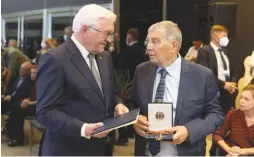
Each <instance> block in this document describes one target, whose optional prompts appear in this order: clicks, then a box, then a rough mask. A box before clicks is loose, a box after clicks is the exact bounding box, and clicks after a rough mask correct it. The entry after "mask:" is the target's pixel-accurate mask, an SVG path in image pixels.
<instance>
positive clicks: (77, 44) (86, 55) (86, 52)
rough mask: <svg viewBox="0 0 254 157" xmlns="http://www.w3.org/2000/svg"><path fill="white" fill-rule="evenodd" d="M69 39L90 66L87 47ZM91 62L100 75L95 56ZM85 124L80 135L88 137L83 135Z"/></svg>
mask: <svg viewBox="0 0 254 157" xmlns="http://www.w3.org/2000/svg"><path fill="white" fill-rule="evenodd" d="M71 40H72V41H73V42H74V44H75V45H76V46H77V48H78V49H79V51H80V52H81V55H82V56H83V58H84V60H85V61H86V63H87V65H88V67H89V68H91V67H90V66H91V65H90V62H89V58H88V54H89V52H88V51H87V49H86V48H85V47H84V46H82V45H81V44H80V43H79V41H78V40H77V39H76V38H75V37H74V36H73V35H72V36H71ZM93 62H94V65H95V68H96V70H97V72H98V74H99V76H100V73H99V70H98V65H97V62H96V60H95V58H94V59H93ZM86 126H87V123H84V124H83V126H82V128H81V136H82V137H86V138H90V136H86V135H85V130H86Z"/></svg>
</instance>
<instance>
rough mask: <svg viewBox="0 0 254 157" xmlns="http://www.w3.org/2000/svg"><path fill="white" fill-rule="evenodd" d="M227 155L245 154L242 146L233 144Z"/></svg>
mask: <svg viewBox="0 0 254 157" xmlns="http://www.w3.org/2000/svg"><path fill="white" fill-rule="evenodd" d="M227 153H228V154H227V156H239V155H244V153H243V151H242V149H241V148H240V147H237V146H233V147H231V148H230V149H229V150H228V151H227Z"/></svg>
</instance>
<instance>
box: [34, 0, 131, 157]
mask: <svg viewBox="0 0 254 157" xmlns="http://www.w3.org/2000/svg"><path fill="white" fill-rule="evenodd" d="M115 19H116V15H114V14H113V13H112V12H111V11H109V10H107V9H105V8H103V7H101V6H98V5H95V4H91V5H85V6H84V7H82V8H81V9H80V10H79V12H78V13H77V15H76V16H75V18H74V20H73V25H72V28H73V31H74V33H73V35H72V36H71V39H70V40H68V41H67V42H65V43H63V44H62V45H60V46H59V47H57V48H55V49H52V50H51V51H49V52H48V53H47V54H45V55H43V56H42V57H41V59H40V63H39V70H38V73H37V108H36V112H37V113H36V114H37V119H38V121H39V122H40V123H41V124H42V125H44V126H45V127H46V132H45V135H44V138H43V141H42V144H41V155H43V156H44V155H45V156H53V155H57V156H102V155H104V152H105V148H106V145H107V142H108V141H110V136H109V135H108V132H106V133H102V134H99V135H94V136H91V133H92V132H93V130H94V129H96V128H98V127H101V126H103V123H102V121H104V120H105V119H108V118H111V117H113V116H114V114H115V115H117V114H122V113H126V112H128V108H126V107H125V106H124V105H123V104H122V103H121V100H120V98H119V97H118V96H117V93H116V88H115V80H114V73H113V65H112V59H111V56H110V54H109V53H108V52H104V47H105V45H106V43H107V42H110V41H111V36H112V33H113V31H114V21H115Z"/></svg>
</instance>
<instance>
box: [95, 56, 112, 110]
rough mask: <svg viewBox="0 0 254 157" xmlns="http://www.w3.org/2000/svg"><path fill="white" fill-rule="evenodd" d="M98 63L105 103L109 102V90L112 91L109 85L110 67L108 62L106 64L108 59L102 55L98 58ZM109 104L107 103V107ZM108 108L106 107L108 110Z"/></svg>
mask: <svg viewBox="0 0 254 157" xmlns="http://www.w3.org/2000/svg"><path fill="white" fill-rule="evenodd" d="M96 61H97V65H98V69H99V73H100V77H101V83H102V90H103V94H104V98H105V102H108V98H109V95H108V94H109V92H108V90H109V89H111V88H110V87H109V86H108V85H109V83H108V82H109V80H108V75H107V72H108V68H107V67H108V66H107V62H106V58H105V57H104V56H102V55H97V56H96ZM107 104H108V103H106V105H107ZM107 107H108V106H106V108H107Z"/></svg>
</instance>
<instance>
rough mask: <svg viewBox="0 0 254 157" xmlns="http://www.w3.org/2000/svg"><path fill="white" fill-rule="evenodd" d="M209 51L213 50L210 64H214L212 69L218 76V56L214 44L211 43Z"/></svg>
mask: <svg viewBox="0 0 254 157" xmlns="http://www.w3.org/2000/svg"><path fill="white" fill-rule="evenodd" d="M208 48H209V52H211V59H210V60H211V61H210V62H211V63H210V64H213V66H212V67H211V68H213V69H212V71H214V72H215V74H216V76H218V65H217V58H216V55H215V52H214V49H213V48H212V46H211V45H210V44H209V47H208Z"/></svg>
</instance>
